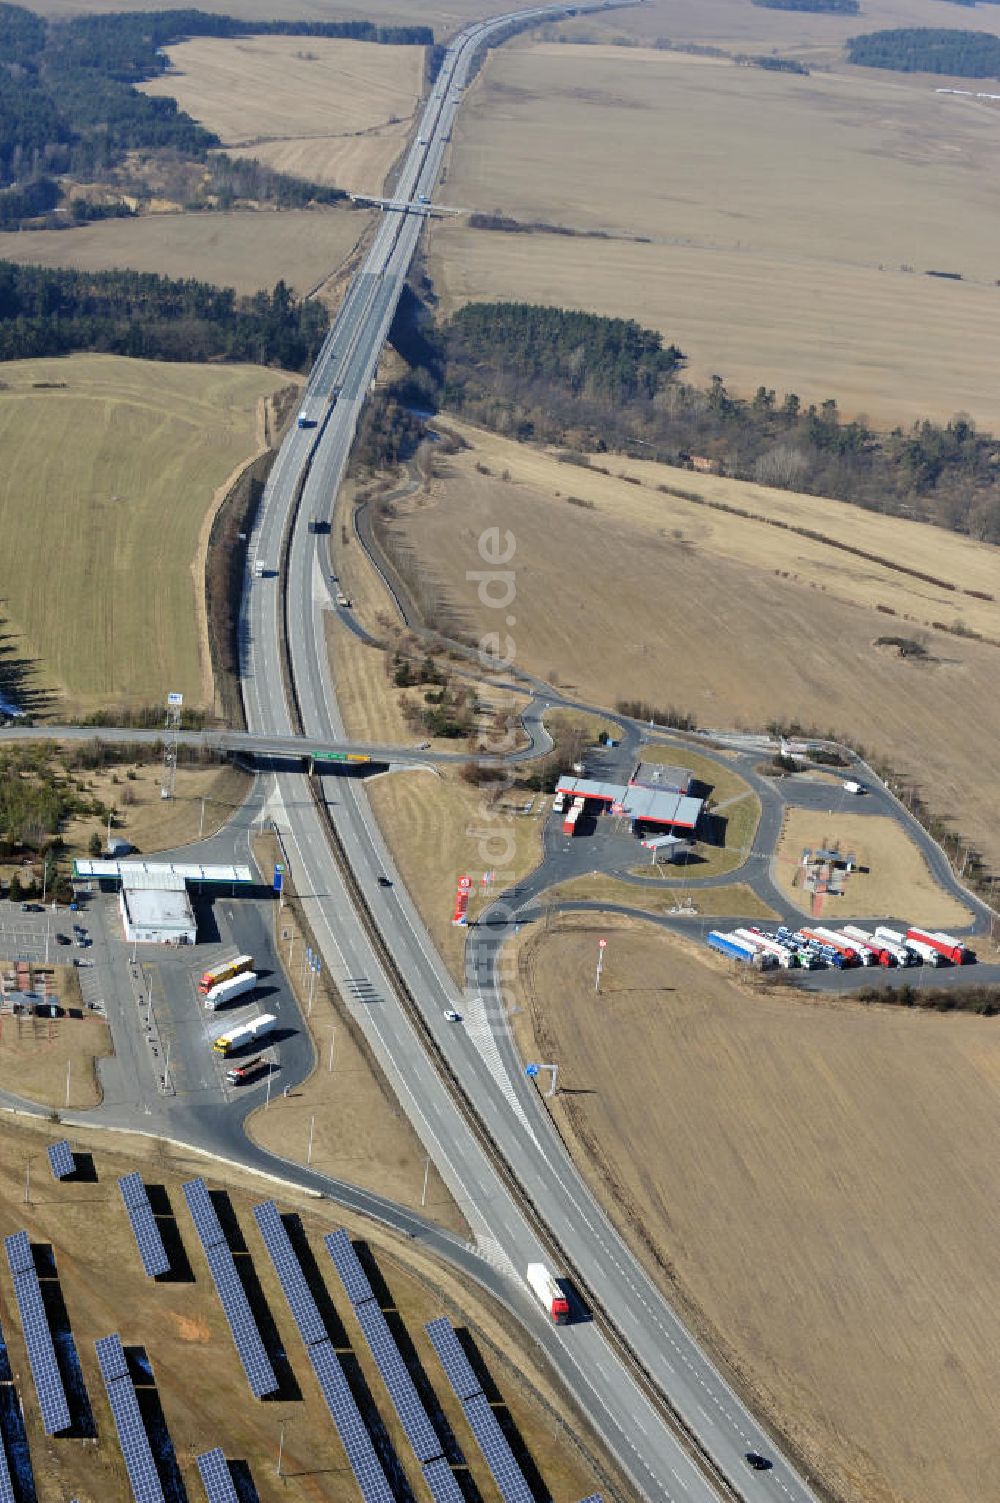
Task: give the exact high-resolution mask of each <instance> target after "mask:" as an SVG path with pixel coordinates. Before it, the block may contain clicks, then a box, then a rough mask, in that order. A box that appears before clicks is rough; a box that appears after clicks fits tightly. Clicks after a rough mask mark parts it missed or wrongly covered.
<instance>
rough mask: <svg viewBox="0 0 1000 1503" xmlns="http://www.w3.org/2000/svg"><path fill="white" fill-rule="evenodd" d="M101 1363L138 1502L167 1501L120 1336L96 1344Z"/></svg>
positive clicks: (154, 1502)
mask: <svg viewBox="0 0 1000 1503" xmlns="http://www.w3.org/2000/svg"><path fill="white" fill-rule="evenodd" d="M96 1346H97V1362H98V1366H99V1367H100V1369H101V1377H102V1378H103V1379H104V1387H105V1389H106V1390H107V1394H108V1403H109V1404H110V1406H111V1414H112V1417H113V1419H114V1422H115V1428H116V1429H117V1431H118V1444H119V1445H120V1446H121V1448H122V1456H123V1457H124V1458H125V1465H126V1467H127V1468H128V1478H129V1482H130V1484H131V1486H132V1496H133V1498H134V1499H135V1503H164V1497H163V1487H162V1485H161V1483H160V1479H159V1476H158V1474H157V1471H156V1463H155V1462H154V1460H153V1453H152V1451H151V1450H150V1447H149V1437H148V1435H147V1434H146V1427H145V1425H144V1424H143V1422H142V1414H141V1413H140V1411H139V1401H138V1399H137V1398H136V1394H135V1387H134V1386H133V1383H132V1379H131V1378H130V1377H129V1372H128V1364H127V1362H126V1361H125V1353H124V1352H123V1351H122V1344H121V1339H120V1338H119V1337H118V1336H117V1335H114V1336H102V1337H101V1339H100V1340H99V1341H98V1342H97V1343H96Z"/></svg>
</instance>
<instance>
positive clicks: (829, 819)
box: [773, 798, 972, 929]
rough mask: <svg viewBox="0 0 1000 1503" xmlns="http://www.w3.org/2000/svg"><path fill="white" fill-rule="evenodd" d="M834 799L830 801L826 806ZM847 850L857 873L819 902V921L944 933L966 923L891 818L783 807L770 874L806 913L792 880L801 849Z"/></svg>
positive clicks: (808, 900) (808, 899)
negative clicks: (892, 924) (884, 923)
mask: <svg viewBox="0 0 1000 1503" xmlns="http://www.w3.org/2000/svg"><path fill="white" fill-rule="evenodd" d="M833 802H834V799H833V798H831V803H833ZM817 848H822V849H825V850H830V849H835V850H839V851H843V852H845V853H848V852H853V853H854V857H855V861H856V864H857V866H858V868H860V869H859V870H857V871H853V872H851V873H850V875H849V876H848V877H847V879H846V885H845V888H844V895H843V897H839V898H831V897H828V898H826V899H825V900H824V905H823V918H824V922H833V921H834V920H835V919H838V918H867V917H876V916H882V917H886V918H889V917H892V918H904V919H906V920H908V922H909V923H911V924H922V925H924V926H925V927H927V928H930V929H936V928H943V929H946V928H948V927H949V926H950V925H952V924H954V925H958V926H961V925H964V924H968V923H970V922H971V918H972V915H971V914H970V913H969V910H968V909H967V908H965V907H963V906H962V904H961V903H958V902H956V900H955V899H954V898H952V897H950V896H949V895H948V894H947V893H945V892H942V890H941V888H940V887H939V886H938V884H937V883H936V882H935V881H934V878H933V877H932V876H931V874H930V872H929V871H928V869H927V865H926V862H925V861H924V858H923V856H922V855H921V854H920V852H919V851H918V850H917V848H916V846H915V845H914V844H913V842H912V841H911V840H910V838H909V836H908V835H906V834H905V833H904V831H903V830H901V829H900V827H899V825H898V824H896V822H895V820H892V819H884V818H882V817H881V816H879V815H866V814H845V813H843V812H842V810H840V809H836V808H835V809H834V812H833V813H832V814H822V813H816V811H815V810H813V809H788V810H787V811H786V813H785V819H784V823H783V825H782V829H781V839H780V840H779V842H778V846H777V849H776V851H775V857H774V864H773V870H774V876H775V880H776V882H777V884H778V886H779V887H780V888H781V890H782V892H784V893H785V895H786V897H788V898H790V899H791V901H792V902H793V903H795V904H796V905H797V906H798V907H799V908H801V909H802V912H803V913H811V912H812V911H813V909H812V894H811V893H807V892H805V891H804V889H803V888H802V886H801V885H800V884H799V882H798V881H797V880H796V879H797V878H798V877H799V875H800V867H799V861H800V859H801V856H802V852H803V851H804V850H807V849H808V850H815V849H817Z"/></svg>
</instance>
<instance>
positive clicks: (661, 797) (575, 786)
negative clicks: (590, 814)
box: [557, 777, 703, 830]
mask: <svg viewBox="0 0 1000 1503" xmlns="http://www.w3.org/2000/svg"><path fill="white" fill-rule="evenodd" d="M557 791H558V792H559V793H561V794H563V795H564V796H565V797H566V798H568V799H574V798H582V799H593V800H595V801H596V802H598V803H602V804H606V805H607V806H608V808H607V810H606V811H605V812H606V813H607V812H610V813H611V814H620V815H624V816H625V818H627V819H630V820H631V821H632V824H633V825H639V824H650V825H671V826H675V827H676V828H678V829H681V830H694V829H695V828H696V827H697V824H698V821H699V819H700V818H701V811H702V804H703V800H702V799H700V798H691V797H690V796H689V795H688V794H687V793H678V792H676V791H675V790H673V789H670V788H662V789H661V788H642V787H637V786H635V785H634V784H632V783H628V784H625V783H602V782H598V781H597V780H596V779H594V778H576V777H568V778H560V779H559V782H558V784H557Z"/></svg>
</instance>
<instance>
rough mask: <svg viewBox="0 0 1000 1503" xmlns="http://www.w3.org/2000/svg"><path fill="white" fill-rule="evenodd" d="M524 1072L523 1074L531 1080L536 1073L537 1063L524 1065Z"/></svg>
mask: <svg viewBox="0 0 1000 1503" xmlns="http://www.w3.org/2000/svg"><path fill="white" fill-rule="evenodd" d="M524 1073H525V1075H527V1076H528V1078H529V1080H533V1079H534V1077H535V1076H536V1075H537V1074H538V1066H537V1065H525V1067H524Z"/></svg>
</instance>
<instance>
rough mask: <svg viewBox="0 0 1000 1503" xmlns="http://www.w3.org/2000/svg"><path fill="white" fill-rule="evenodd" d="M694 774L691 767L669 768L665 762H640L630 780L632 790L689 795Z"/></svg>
mask: <svg viewBox="0 0 1000 1503" xmlns="http://www.w3.org/2000/svg"><path fill="white" fill-rule="evenodd" d="M692 777H693V774H692V772H691V769H690V767H668V766H667V764H666V763H665V762H640V763H639V765H638V767H637V768H636V770H635V772H634V773H633V774H632V776H631V778H630V779H629V786H630V787H632V788H664V789H667V790H668V791H670V792H673V793H688V792H689V791H690V788H691V780H692Z"/></svg>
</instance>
